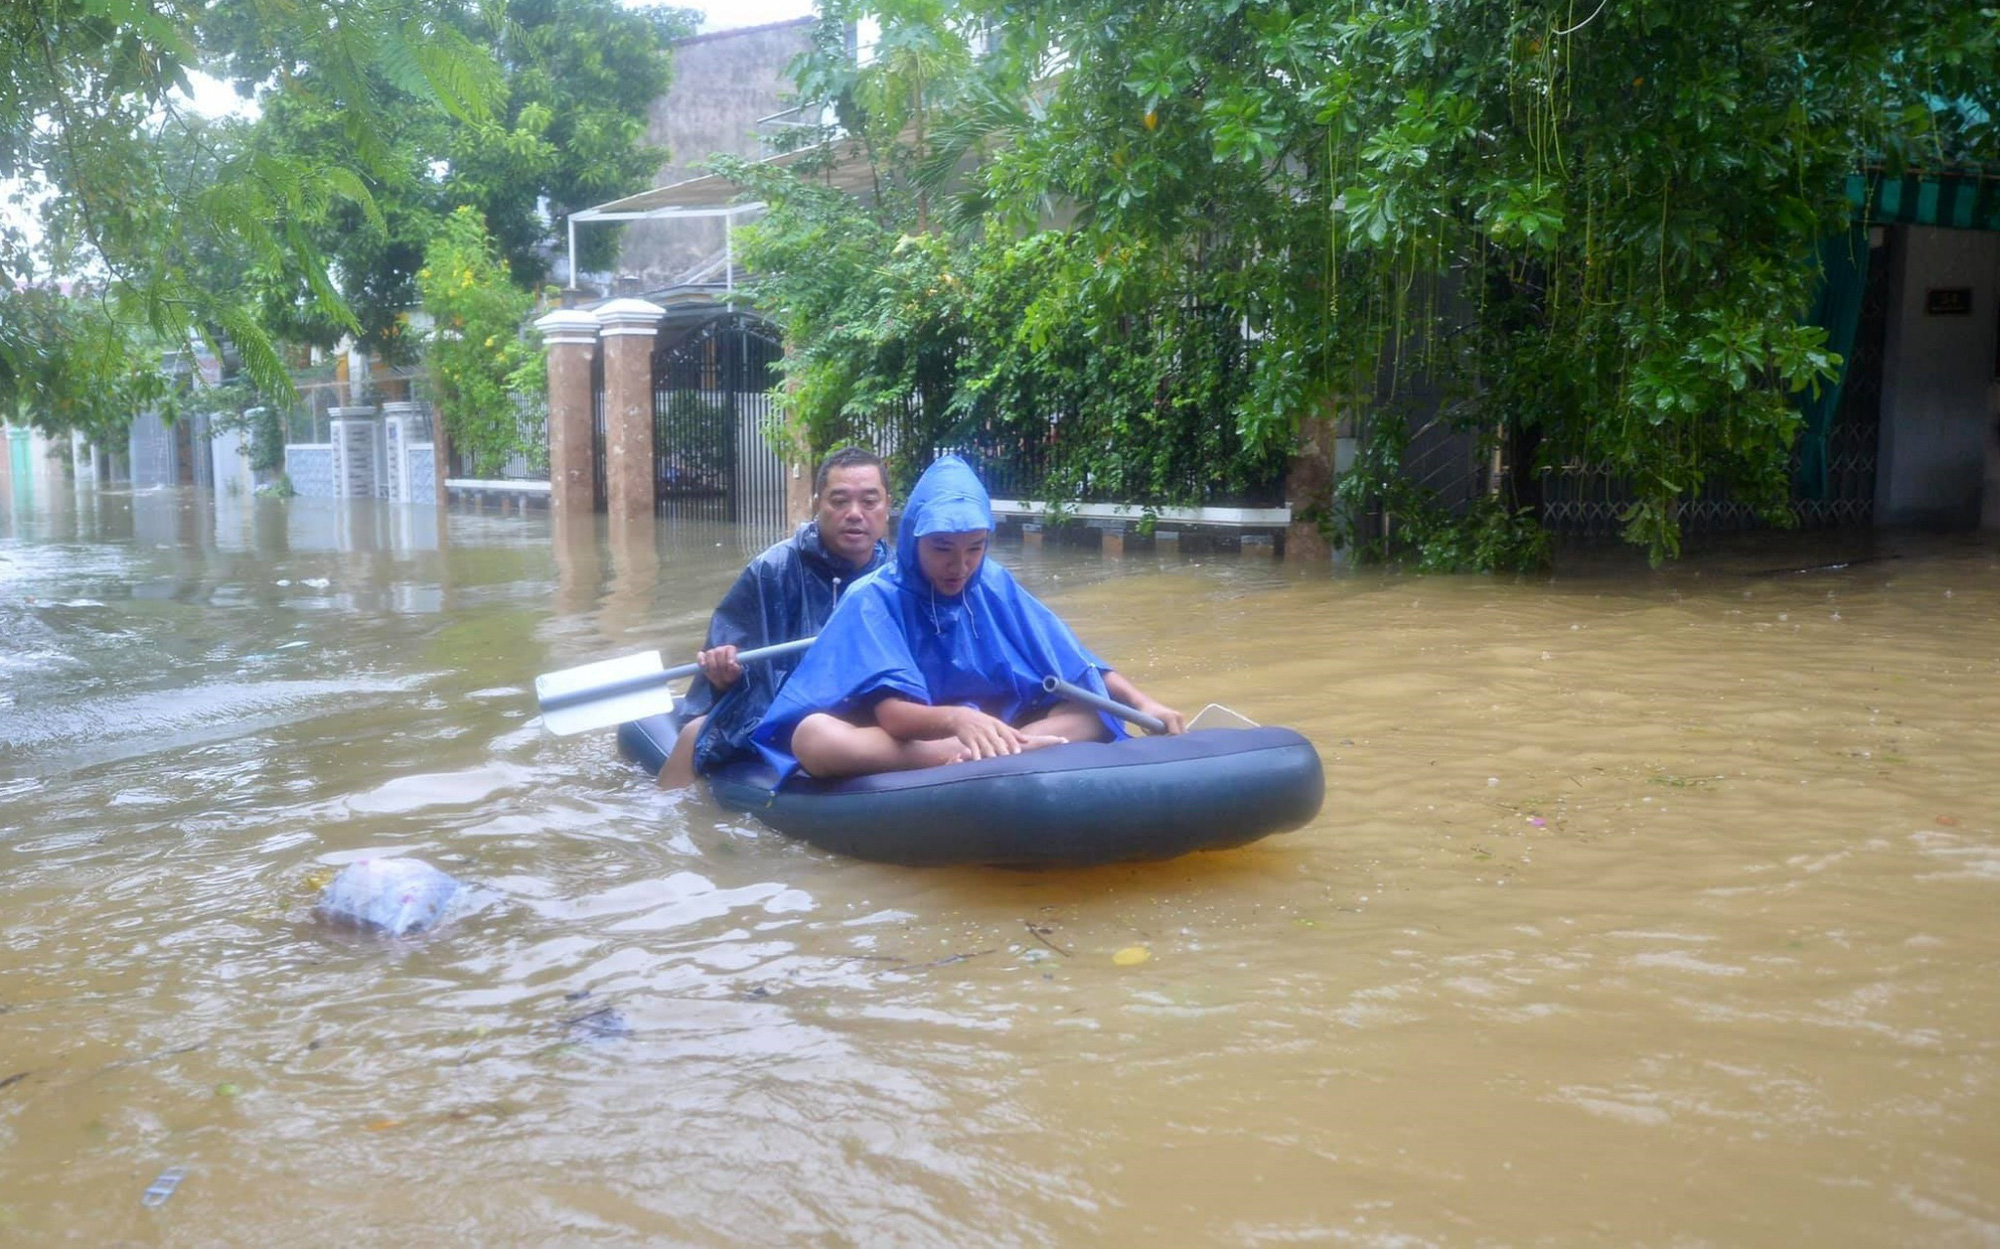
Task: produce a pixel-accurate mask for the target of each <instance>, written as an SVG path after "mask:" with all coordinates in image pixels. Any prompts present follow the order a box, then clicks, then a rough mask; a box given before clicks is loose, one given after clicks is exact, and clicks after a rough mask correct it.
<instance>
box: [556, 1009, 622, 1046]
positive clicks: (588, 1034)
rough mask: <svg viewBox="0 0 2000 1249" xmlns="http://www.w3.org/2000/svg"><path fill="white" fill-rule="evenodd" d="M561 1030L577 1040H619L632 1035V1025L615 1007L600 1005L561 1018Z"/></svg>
mask: <svg viewBox="0 0 2000 1249" xmlns="http://www.w3.org/2000/svg"><path fill="white" fill-rule="evenodd" d="M563 1031H565V1032H567V1033H569V1034H570V1036H571V1037H573V1038H575V1039H577V1040H579V1041H619V1040H623V1039H624V1038H626V1037H629V1036H631V1035H632V1025H631V1024H629V1023H626V1022H625V1015H624V1013H623V1012H621V1011H620V1010H619V1009H618V1008H617V1007H615V1006H600V1007H598V1008H597V1009H596V1010H593V1011H586V1012H585V1013H583V1014H581V1015H576V1016H573V1017H571V1018H569V1019H565V1020H563Z"/></svg>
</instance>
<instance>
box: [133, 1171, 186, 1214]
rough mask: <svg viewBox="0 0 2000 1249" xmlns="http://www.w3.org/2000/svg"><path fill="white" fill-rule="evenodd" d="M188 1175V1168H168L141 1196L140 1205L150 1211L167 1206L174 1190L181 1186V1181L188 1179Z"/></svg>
mask: <svg viewBox="0 0 2000 1249" xmlns="http://www.w3.org/2000/svg"><path fill="white" fill-rule="evenodd" d="M187 1173H188V1169H187V1168H186V1167H168V1168H167V1169H166V1170H164V1171H162V1172H160V1175H159V1178H158V1179H156V1180H154V1181H153V1183H152V1185H151V1186H150V1187H149V1188H147V1189H146V1191H145V1192H143V1193H141V1194H140V1195H139V1204H140V1205H142V1206H144V1207H146V1208H147V1209H148V1210H157V1209H159V1208H160V1207H161V1206H164V1205H166V1204H167V1198H169V1197H171V1196H173V1195H174V1190H175V1189H176V1188H179V1187H180V1186H181V1181H182V1180H184V1179H186V1178H187Z"/></svg>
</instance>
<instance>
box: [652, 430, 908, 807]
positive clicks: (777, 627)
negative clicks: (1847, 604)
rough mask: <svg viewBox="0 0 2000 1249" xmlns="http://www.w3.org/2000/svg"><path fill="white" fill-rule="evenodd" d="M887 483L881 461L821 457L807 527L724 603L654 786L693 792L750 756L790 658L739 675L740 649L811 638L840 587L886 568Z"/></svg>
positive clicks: (849, 452) (766, 557) (846, 453)
mask: <svg viewBox="0 0 2000 1249" xmlns="http://www.w3.org/2000/svg"><path fill="white" fill-rule="evenodd" d="M888 528H889V481H888V474H887V473H886V472H885V471H884V470H883V467H882V460H881V458H880V457H878V456H875V455H871V454H869V453H868V452H866V451H863V450H861V449H860V448H859V447H847V448H844V449H842V450H839V451H836V452H834V453H833V454H832V455H830V456H828V457H827V458H826V460H825V462H824V463H822V464H821V465H820V466H819V473H818V474H817V476H815V478H814V479H813V519H811V520H809V521H807V522H805V523H804V524H802V525H800V526H799V528H798V532H796V533H794V534H793V535H792V536H791V537H789V538H787V539H785V540H784V541H783V542H780V543H777V544H776V545H774V546H772V547H771V548H770V549H769V550H767V551H765V552H764V553H763V554H762V555H759V556H758V557H757V558H756V559H754V560H751V561H750V566H749V567H748V568H745V569H744V570H743V574H742V575H741V576H739V577H738V578H737V579H736V584H735V585H733V586H731V587H730V588H729V593H727V594H725V595H723V597H722V602H721V603H720V604H718V605H717V606H716V609H715V615H714V616H713V617H711V618H710V620H709V625H708V642H707V645H706V648H705V649H703V650H702V651H701V652H700V653H699V654H697V655H696V656H695V659H696V661H697V662H699V663H700V664H701V667H702V674H701V675H700V676H698V677H696V678H695V679H694V684H693V685H691V686H689V687H688V693H687V698H686V699H684V700H683V703H682V705H683V707H684V709H685V714H687V715H690V716H694V717H696V718H695V719H692V720H689V721H688V722H687V723H686V725H685V726H684V727H683V728H682V729H681V733H680V736H679V737H678V738H677V739H675V742H674V749H673V752H672V753H671V754H669V755H668V756H667V762H666V764H665V765H664V766H663V767H661V769H660V784H661V785H662V786H663V787H666V788H670V789H674V788H679V787H681V786H684V785H691V784H693V783H694V778H695V774H696V773H697V772H699V773H701V774H703V775H707V774H708V773H710V772H712V771H714V770H715V769H716V768H718V767H721V766H722V765H723V764H725V763H727V762H729V761H730V760H731V759H734V758H737V757H739V756H741V755H743V754H746V753H749V751H750V745H749V739H750V730H751V729H753V728H755V727H756V726H757V720H758V718H759V717H761V716H762V715H763V714H764V709H765V708H767V707H769V706H770V705H771V699H772V697H773V696H774V695H776V693H777V692H778V688H779V687H780V686H782V685H783V684H784V683H785V680H786V678H787V676H788V675H789V674H790V672H791V670H792V668H793V667H794V666H795V665H796V664H797V663H798V657H797V656H786V657H781V658H778V659H767V660H764V661H763V662H761V663H759V664H756V665H753V666H751V667H747V668H746V667H745V666H744V665H742V664H740V663H738V662H737V661H736V653H737V651H739V650H751V649H753V648H755V647H759V646H776V645H778V644H779V643H781V642H791V641H795V640H797V639H799V638H803V637H811V636H812V635H813V634H814V633H817V632H818V631H819V628H820V626H821V625H823V624H825V623H826V620H827V618H828V617H829V616H831V615H832V614H833V609H834V605H835V604H836V603H838V602H839V601H840V598H841V595H842V594H843V593H844V592H845V591H846V590H847V588H848V587H849V586H851V585H853V584H854V583H855V582H856V581H858V580H860V579H861V577H863V576H864V575H866V574H867V573H869V572H872V571H873V570H875V569H876V568H878V567H880V566H881V565H882V564H883V562H884V561H885V560H887V559H888V554H889V553H888V547H887V546H886V545H884V543H883V542H882V536H883V534H885V533H886V532H887V531H888Z"/></svg>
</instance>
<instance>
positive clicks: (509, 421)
mask: <svg viewBox="0 0 2000 1249" xmlns="http://www.w3.org/2000/svg"><path fill="white" fill-rule="evenodd" d="M417 281H418V284H419V285H420V286H421V288H422V291H423V298H424V309H425V311H427V312H428V313H429V314H430V315H431V317H432V318H433V319H434V324H433V326H432V330H431V333H430V334H429V335H428V336H427V340H426V343H425V351H424V360H425V364H426V366H427V367H428V369H429V372H430V377H431V390H432V395H433V397H434V399H435V401H436V406H437V413H438V418H439V419H440V420H442V421H443V422H444V427H445V430H446V432H447V433H448V434H449V435H450V439H451V447H452V449H453V450H454V451H456V452H458V453H459V454H461V455H464V456H465V457H467V459H469V460H470V461H471V465H472V472H473V474H474V475H475V476H498V475H499V472H500V469H501V467H502V466H503V465H505V464H506V462H507V461H508V460H509V459H510V458H512V457H513V456H515V455H528V456H531V457H532V456H535V455H538V454H542V453H545V452H546V449H547V440H546V438H545V437H543V430H544V428H545V426H546V423H547V422H546V414H545V413H543V412H541V411H540V407H539V406H538V405H541V404H545V402H546V395H547V393H548V381H547V376H546V374H545V372H544V370H545V368H546V363H545V360H544V357H543V355H542V351H541V346H540V344H539V343H538V342H536V341H535V340H534V339H533V337H532V336H531V332H526V331H524V329H523V323H524V322H525V321H526V320H527V317H528V313H529V312H530V310H531V309H532V308H533V306H534V296H532V295H530V294H529V293H527V292H526V291H523V290H521V289H520V288H519V287H518V286H516V285H514V283H513V280H512V276H511V274H510V273H509V272H508V268H507V261H506V259H505V258H504V257H502V256H501V254H500V249H499V247H498V246H497V245H496V243H495V242H494V240H493V237H492V236H491V235H490V234H489V233H488V232H487V230H486V226H485V223H484V221H483V220H482V219H481V218H480V215H479V213H478V212H477V211H476V210H474V209H473V208H471V207H465V208H460V209H459V210H458V211H457V212H454V213H452V214H451V216H450V217H448V218H446V219H445V222H444V225H443V228H442V229H440V230H439V231H438V233H437V235H436V237H435V238H433V239H432V240H431V243H430V247H429V248H428V250H427V251H426V253H425V258H424V265H423V267H422V268H421V269H419V270H418V271H417ZM538 418H539V419H538Z"/></svg>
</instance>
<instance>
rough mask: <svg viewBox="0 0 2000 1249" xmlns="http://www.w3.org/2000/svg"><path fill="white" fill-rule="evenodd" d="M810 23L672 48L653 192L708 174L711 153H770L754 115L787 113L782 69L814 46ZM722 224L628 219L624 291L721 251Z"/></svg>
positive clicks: (654, 126)
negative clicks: (662, 159) (664, 153)
mask: <svg viewBox="0 0 2000 1249" xmlns="http://www.w3.org/2000/svg"><path fill="white" fill-rule="evenodd" d="M813 23H814V19H812V18H802V19H799V20H797V21H791V22H778V23H774V24H772V25H769V26H753V27H749V28H747V29H743V30H728V31H719V32H717V33H715V34H711V35H696V36H694V37H693V38H690V39H684V40H682V41H681V42H679V43H677V44H675V45H674V80H673V84H672V85H671V86H670V87H668V88H667V93H666V94H665V95H663V96H661V97H660V98H659V99H657V100H654V101H653V106H652V111H651V112H652V115H651V118H650V120H649V122H648V124H647V127H646V141H647V142H648V143H655V144H661V145H664V146H665V147H666V148H667V150H668V153H669V157H668V161H667V163H666V164H664V165H662V166H660V172H659V174H658V176H657V177H655V178H654V179H653V185H654V186H671V185H672V184H674V183H676V182H685V181H686V180H688V179H689V178H698V177H700V176H701V175H702V174H704V173H706V172H708V170H707V165H708V162H709V160H710V159H711V158H712V157H714V156H716V155H730V156H741V157H744V158H745V159H748V160H757V159H760V158H762V157H765V156H768V155H770V152H769V150H768V149H767V148H766V145H765V142H764V139H763V136H762V135H761V134H760V133H759V132H758V129H757V125H756V123H757V121H758V119H759V118H763V117H769V116H771V115H772V114H774V113H778V112H781V111H783V110H784V109H785V108H786V107H787V99H786V97H788V96H789V95H791V94H792V92H793V91H794V89H795V88H794V86H793V84H792V81H791V79H789V78H787V77H786V76H785V67H786V66H788V65H790V64H791V62H792V58H793V57H795V56H797V55H798V54H800V53H801V52H804V51H805V50H806V48H807V46H808V45H809V44H810V42H811V36H812V30H813ZM723 247H724V238H723V224H722V221H721V220H720V219H715V218H694V219H688V220H679V221H672V220H670V221H634V222H630V223H628V224H627V225H626V227H625V234H624V238H623V240H622V242H621V243H620V246H619V254H618V267H617V277H618V282H619V286H620V287H621V288H626V287H629V288H631V289H635V290H657V289H660V288H662V287H668V286H673V285H677V284H678V283H679V282H680V280H681V279H682V278H683V277H684V276H685V275H687V274H688V273H689V272H690V271H692V270H694V269H696V268H698V267H699V266H701V265H703V264H705V263H707V262H708V261H710V260H712V259H714V258H715V257H717V256H719V255H721V254H722V251H723Z"/></svg>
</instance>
